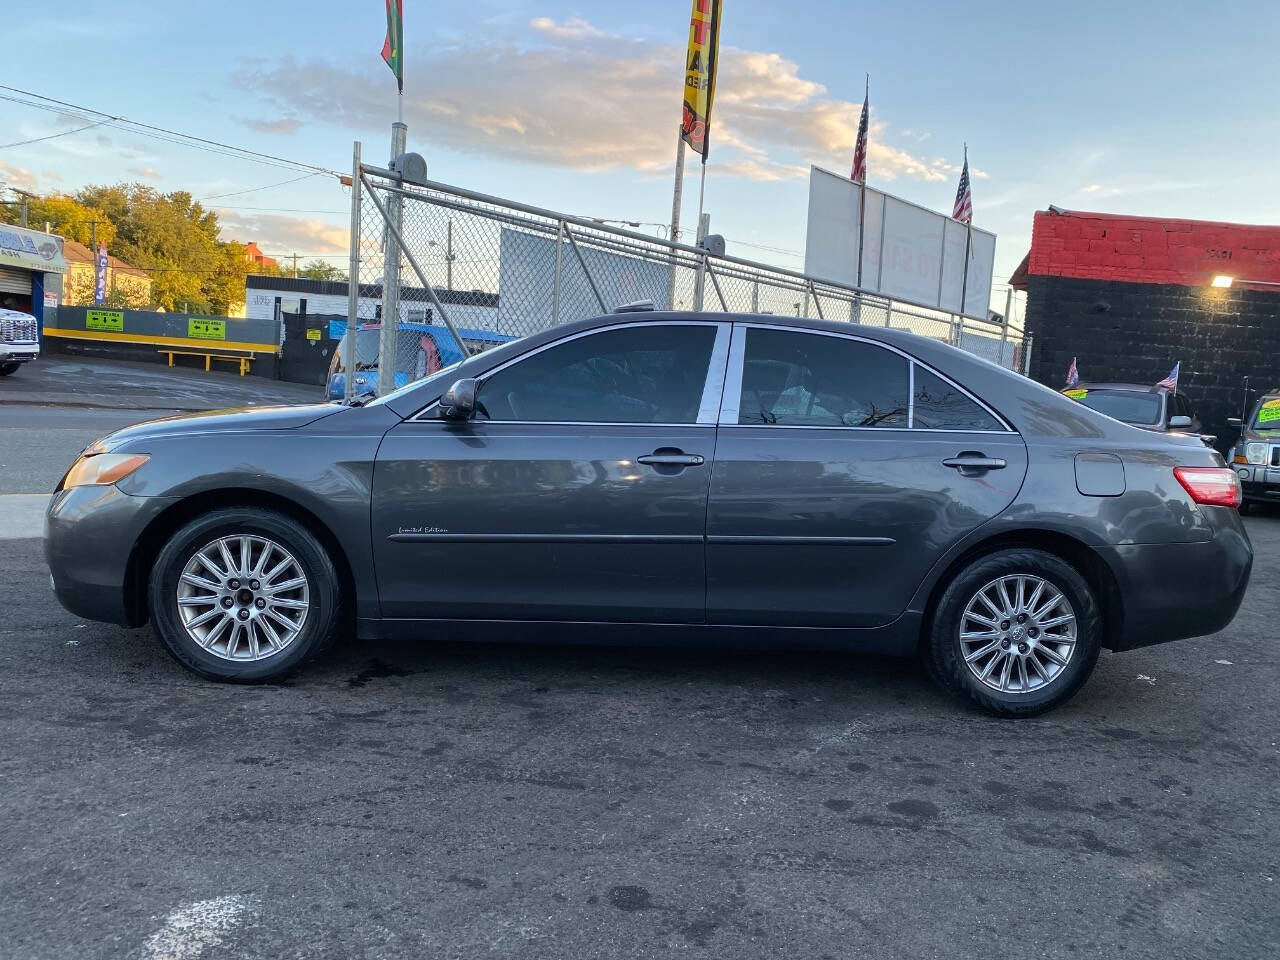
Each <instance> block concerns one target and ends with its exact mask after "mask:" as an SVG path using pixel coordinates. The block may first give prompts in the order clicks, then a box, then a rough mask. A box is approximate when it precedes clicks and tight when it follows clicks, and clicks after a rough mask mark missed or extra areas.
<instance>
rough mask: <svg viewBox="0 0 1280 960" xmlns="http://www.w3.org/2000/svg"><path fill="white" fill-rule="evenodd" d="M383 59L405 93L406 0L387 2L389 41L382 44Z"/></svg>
mask: <svg viewBox="0 0 1280 960" xmlns="http://www.w3.org/2000/svg"><path fill="white" fill-rule="evenodd" d="M382 59H383V60H385V61H387V66H388V67H390V68H391V72H392V73H394V74H395V75H396V84H397V85H398V87H399V90H400V92H401V93H403V92H404V0H387V39H386V40H385V41H383V44H382Z"/></svg>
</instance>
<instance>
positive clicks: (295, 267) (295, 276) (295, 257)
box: [293, 253, 298, 280]
mask: <svg viewBox="0 0 1280 960" xmlns="http://www.w3.org/2000/svg"><path fill="white" fill-rule="evenodd" d="M293 279H295V280H297V279H298V255H297V254H296V253H295V254H294V255H293Z"/></svg>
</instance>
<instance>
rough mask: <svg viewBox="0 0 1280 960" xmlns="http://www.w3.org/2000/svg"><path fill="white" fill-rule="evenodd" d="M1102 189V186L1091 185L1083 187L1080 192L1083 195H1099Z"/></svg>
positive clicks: (1098, 184)
mask: <svg viewBox="0 0 1280 960" xmlns="http://www.w3.org/2000/svg"><path fill="white" fill-rule="evenodd" d="M1101 189H1102V184H1100V183H1091V184H1089V185H1088V186H1087V187H1081V188H1080V192H1081V193H1097V192H1098V191H1099V190H1101Z"/></svg>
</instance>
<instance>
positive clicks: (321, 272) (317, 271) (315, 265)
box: [298, 260, 347, 283]
mask: <svg viewBox="0 0 1280 960" xmlns="http://www.w3.org/2000/svg"><path fill="white" fill-rule="evenodd" d="M298 276H300V277H306V278H308V279H309V280H336V281H340V282H342V283H346V281H347V272H346V271H345V270H343V269H341V268H339V267H336V266H334V265H333V264H332V263H326V262H325V261H323V260H312V261H311V262H310V263H308V264H306V265H305V266H303V267H302V268H301V269H300V270H298Z"/></svg>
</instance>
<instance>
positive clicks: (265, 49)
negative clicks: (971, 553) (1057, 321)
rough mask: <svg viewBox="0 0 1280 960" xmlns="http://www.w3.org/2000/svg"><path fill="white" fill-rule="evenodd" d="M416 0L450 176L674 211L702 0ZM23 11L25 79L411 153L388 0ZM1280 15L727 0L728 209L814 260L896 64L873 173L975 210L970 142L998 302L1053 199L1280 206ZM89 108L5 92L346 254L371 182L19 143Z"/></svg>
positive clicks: (48, 178)
mask: <svg viewBox="0 0 1280 960" xmlns="http://www.w3.org/2000/svg"><path fill="white" fill-rule="evenodd" d="M404 6H405V13H404V19H405V64H406V66H405V120H406V122H407V123H408V126H409V143H410V149H413V150H416V151H417V152H420V153H422V154H423V155H424V156H425V157H426V158H427V162H428V165H429V169H430V175H431V177H432V178H433V179H435V180H438V181H443V182H446V183H452V184H456V185H458V186H462V187H466V188H470V189H473V190H478V191H481V192H485V193H491V194H496V195H499V196H505V197H509V198H512V199H516V200H519V201H522V202H525V203H531V204H535V205H538V206H543V207H548V208H551V209H555V210H560V211H563V212H566V213H570V214H575V215H579V216H589V217H603V218H611V219H622V220H633V221H641V222H644V223H646V224H658V223H666V222H668V221H669V220H670V216H671V194H672V181H673V166H674V155H675V140H676V136H675V133H676V126H677V124H678V122H679V116H680V96H681V84H682V66H683V55H684V45H685V42H686V39H687V35H688V33H687V31H688V21H689V12H690V2H689V0H644V2H640V3H637V2H635V0H613V2H609V0H600V2H597V3H594V4H586V3H583V2H580V0H578V2H572V0H571V2H564V0H506V2H500V0H468V2H466V3H456V2H450V3H446V2H440V0H404ZM0 17H2V18H3V19H4V21H6V27H5V32H6V40H7V42H6V44H5V46H6V54H5V57H4V59H3V60H2V61H0V83H2V84H5V85H7V86H10V87H17V88H20V89H23V90H27V91H31V92H33V93H38V94H42V95H44V96H47V97H53V98H57V99H59V100H64V101H68V102H71V103H75V104H80V105H83V106H87V107H93V108H95V109H97V110H101V111H105V112H107V113H110V114H113V115H118V116H124V117H127V118H129V119H131V120H137V121H142V122H144V123H149V124H153V125H156V126H161V127H167V128H170V129H173V130H177V131H181V132H183V133H190V134H195V135H198V136H201V137H205V138H208V139H211V140H217V141H221V142H225V143H230V144H234V145H237V146H242V147H247V148H249V149H252V150H255V151H260V152H263V153H267V154H272V155H276V156H281V157H287V158H290V159H294V160H300V161H303V162H306V163H310V164H315V165H318V166H320V167H323V168H326V169H332V170H349V169H350V167H351V149H352V142H353V141H354V140H360V141H362V143H363V144H364V156H365V158H366V160H370V158H372V159H373V160H381V159H382V158H383V157H384V156H385V154H386V151H387V145H388V142H389V125H390V123H391V122H392V121H393V120H394V119H395V100H396V97H395V81H394V78H393V77H392V75H391V73H390V71H389V70H388V69H387V67H386V66H385V65H384V64H383V63H382V61H381V59H380V57H379V53H380V49H381V46H382V40H383V35H384V33H385V27H386V20H385V8H384V5H383V2H382V0H307V2H301V0H295V2H283V3H274V4H265V3H262V2H260V0H258V2H246V0H217V2H206V0H188V2H185V3H181V4H172V3H166V4H162V3H159V2H156V0H146V2H143V0H114V2H113V3H111V4H102V3H100V2H93V3H89V2H83V0H64V2H62V3H60V4H34V3H30V4H28V3H23V4H15V5H6V8H5V9H4V10H3V11H0ZM1277 37H1280V4H1277V3H1275V2H1274V0H1238V2H1236V3H1234V4H1230V5H1206V4H1204V3H1201V2H1197V3H1187V2H1182V0H1163V2H1147V0H1110V2H1096V0H1079V2H1075V3H1071V4H1063V3H1056V2H1055V3H1045V2H1039V3H1030V4H1029V3H1026V2H1025V0H1022V2H1017V3H996V2H970V3H966V4H955V3H952V2H930V0H915V2H898V3H874V4H873V3H860V2H856V0H840V2H831V0H828V2H819V0H787V2H785V3H778V2H764V0H725V8H724V14H723V23H722V30H721V44H722V53H721V66H720V75H719V85H718V88H717V100H716V107H715V113H714V114H713V117H712V130H711V154H710V163H709V165H708V168H707V186H706V209H707V210H708V211H709V212H710V214H711V217H712V230H713V232H716V233H721V234H723V235H724V236H725V237H726V239H727V242H728V250H729V252H730V253H733V254H736V255H738V256H743V257H747V258H752V259H759V260H763V261H765V262H770V263H776V264H779V265H782V266H786V267H791V268H796V269H799V268H801V267H802V266H803V250H804V238H805V220H806V213H807V194H808V174H809V168H810V165H812V164H817V165H819V166H822V167H826V168H828V169H832V170H836V171H841V172H844V171H847V169H848V167H849V165H850V160H851V157H852V151H853V141H854V136H855V131H856V128H857V124H858V117H859V110H860V107H861V101H862V92H863V83H864V76H865V75H866V74H868V73H869V74H870V75H871V122H870V126H871V144H870V150H869V176H868V179H869V183H870V184H871V185H872V186H875V187H878V188H881V189H883V190H885V191H887V192H889V193H891V194H894V195H897V196H901V197H903V198H905V199H908V200H911V201H914V202H916V203H919V204H923V205H925V206H927V207H930V208H932V209H935V210H941V211H944V212H947V213H949V212H950V210H951V205H952V201H953V199H954V196H955V190H956V182H957V179H958V176H959V168H960V163H961V160H962V156H963V149H964V144H965V143H966V142H967V143H968V145H969V157H970V164H971V171H972V176H973V203H974V224H975V226H979V227H982V228H985V229H987V230H991V231H993V232H994V233H996V234H997V237H998V240H997V245H996V265H995V274H996V276H995V283H996V286H995V288H994V292H993V304H994V305H995V306H997V308H1000V307H1002V305H1003V304H1002V300H1003V288H1002V287H1001V284H1002V283H1003V282H1004V281H1005V280H1006V279H1007V278H1008V276H1009V275H1010V273H1012V271H1013V269H1014V268H1015V267H1016V266H1017V264H1018V263H1019V261H1020V260H1021V259H1022V257H1023V256H1024V255H1025V254H1026V252H1027V249H1028V246H1029V243H1030V234H1031V223H1032V215H1033V213H1034V211H1036V210H1040V209H1045V208H1047V207H1048V206H1049V205H1050V204H1055V205H1057V206H1060V207H1066V208H1069V209H1078V210H1091V211H1102V212H1113V213H1130V214H1138V215H1152V216H1170V217H1186V218H1196V219H1208V220H1225V221H1239V222H1246V223H1273V224H1274V223H1280V178H1278V177H1277V173H1278V172H1280V170H1278V167H1280V111H1278V110H1277V109H1276V106H1275V100H1274V98H1275V91H1276V90H1277V89H1278V88H1280V57H1277V55H1276V53H1275V43H1276V39H1277ZM0 94H3V95H8V96H12V94H9V93H8V92H7V91H0ZM81 125H83V121H80V122H77V121H75V120H73V119H69V118H67V117H65V116H61V117H60V116H57V115H55V114H52V113H49V112H46V111H41V110H37V109H33V108H31V107H29V106H24V105H21V104H17V103H13V102H11V101H7V100H0V184H8V185H10V186H15V187H20V188H22V189H27V190H35V191H38V192H53V191H64V192H74V191H75V190H76V189H78V188H79V187H81V186H84V185H85V184H90V183H104V182H118V181H141V182H144V183H148V184H151V185H153V186H155V187H156V188H157V189H159V190H161V191H170V190H186V191H188V192H190V193H191V194H193V195H194V196H195V197H197V198H202V199H204V198H207V199H205V203H206V206H208V207H210V208H212V209H215V210H217V211H218V214H219V218H220V222H221V223H222V225H223V237H224V239H229V240H239V241H242V242H247V241H249V240H255V241H257V242H258V244H259V245H260V246H261V247H262V248H263V249H264V250H266V251H267V252H268V253H269V254H272V255H275V256H281V257H284V256H290V255H292V254H294V253H297V254H299V255H300V256H301V257H302V258H303V259H311V258H314V257H319V256H324V257H328V258H329V259H331V260H332V261H333V262H338V261H340V260H341V259H342V256H343V254H344V253H345V250H346V247H347V236H348V231H347V209H348V206H347V204H348V199H347V194H346V191H345V190H344V189H343V188H342V187H341V186H340V185H339V184H338V183H337V181H336V180H335V179H334V178H332V177H328V176H323V175H318V176H313V177H308V178H306V179H303V180H296V178H297V177H298V176H299V174H298V173H297V172H296V171H293V170H285V169H281V168H279V167H273V166H269V165H267V164H262V163H256V162H252V161H249V160H244V159H237V158H231V157H227V156H223V155H220V154H217V153H212V152H207V151H202V150H197V149H193V148H191V147H189V146H185V145H181V144H176V143H171V142H166V141H162V140H156V139H149V138H144V137H140V136H137V135H135V134H132V133H128V132H126V131H123V130H121V129H120V128H118V127H117V126H114V125H111V124H106V125H103V126H99V127H95V128H93V129H89V130H84V131H80V132H76V133H69V134H66V135H64V136H59V137H57V138H55V139H50V140H44V141H43V142H40V143H35V144H29V145H25V146H8V144H11V143H13V142H15V141H20V140H27V139H34V138H38V137H46V136H49V135H50V134H56V133H63V132H65V131H68V130H71V129H73V128H75V127H77V126H81ZM696 173H697V170H696V166H694V165H693V164H692V163H691V164H690V171H689V174H688V177H687V180H686V184H685V193H684V197H685V200H684V214H683V216H684V225H685V226H686V227H691V226H692V225H693V224H694V221H695V220H696V212H697V201H698V181H697V177H696ZM290 180H294V181H295V182H283V181H290ZM644 229H645V231H646V232H656V230H657V228H656V227H654V226H646V227H645V228H644Z"/></svg>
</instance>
